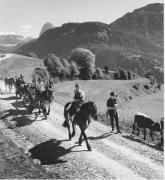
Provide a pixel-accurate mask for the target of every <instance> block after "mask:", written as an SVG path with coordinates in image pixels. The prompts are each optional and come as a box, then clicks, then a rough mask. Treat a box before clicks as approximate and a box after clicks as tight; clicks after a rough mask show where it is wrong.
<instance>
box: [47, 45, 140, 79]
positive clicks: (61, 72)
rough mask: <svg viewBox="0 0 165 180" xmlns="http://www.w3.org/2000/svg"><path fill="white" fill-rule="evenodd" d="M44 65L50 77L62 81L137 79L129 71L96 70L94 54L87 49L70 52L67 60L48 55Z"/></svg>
mask: <svg viewBox="0 0 165 180" xmlns="http://www.w3.org/2000/svg"><path fill="white" fill-rule="evenodd" d="M44 65H45V67H46V68H47V70H48V72H49V73H50V75H51V76H52V77H54V78H59V79H60V80H64V79H77V78H79V79H83V80H89V79H121V80H127V79H134V78H136V77H137V75H136V74H134V73H133V72H132V71H131V70H125V69H123V68H117V69H116V70H115V71H113V75H112V71H109V67H108V66H105V67H104V69H101V68H96V66H95V54H93V53H92V52H91V51H90V50H88V49H83V48H76V49H74V50H72V52H71V55H70V57H69V58H68V60H67V59H65V58H59V57H57V56H56V55H55V54H53V53H50V54H48V56H47V57H46V58H45V59H44Z"/></svg>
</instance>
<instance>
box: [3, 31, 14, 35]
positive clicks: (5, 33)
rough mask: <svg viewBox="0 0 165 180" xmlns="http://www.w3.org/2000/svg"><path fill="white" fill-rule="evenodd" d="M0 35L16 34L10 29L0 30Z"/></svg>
mask: <svg viewBox="0 0 165 180" xmlns="http://www.w3.org/2000/svg"><path fill="white" fill-rule="evenodd" d="M0 35H16V33H15V32H13V31H11V32H2V31H0Z"/></svg>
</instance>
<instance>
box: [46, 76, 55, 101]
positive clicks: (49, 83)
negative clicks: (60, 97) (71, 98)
mask: <svg viewBox="0 0 165 180" xmlns="http://www.w3.org/2000/svg"><path fill="white" fill-rule="evenodd" d="M53 85H54V84H53V80H52V78H51V77H49V79H48V80H47V81H46V85H45V88H46V90H47V92H48V97H49V99H50V101H51V100H52V99H53Z"/></svg>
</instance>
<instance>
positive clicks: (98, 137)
mask: <svg viewBox="0 0 165 180" xmlns="http://www.w3.org/2000/svg"><path fill="white" fill-rule="evenodd" d="M111 135H112V133H104V134H102V135H101V136H96V137H93V136H90V137H88V139H90V140H98V139H104V138H106V137H108V136H111Z"/></svg>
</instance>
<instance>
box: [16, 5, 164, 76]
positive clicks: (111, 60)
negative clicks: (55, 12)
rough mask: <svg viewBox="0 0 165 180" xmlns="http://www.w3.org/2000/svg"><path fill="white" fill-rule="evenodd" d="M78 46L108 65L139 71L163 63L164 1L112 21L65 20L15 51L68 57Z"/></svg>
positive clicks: (39, 55) (101, 63) (99, 62)
mask: <svg viewBox="0 0 165 180" xmlns="http://www.w3.org/2000/svg"><path fill="white" fill-rule="evenodd" d="M76 47H84V48H88V49H90V50H91V51H92V52H94V53H95V54H96V64H97V65H98V66H100V67H104V66H105V65H108V66H110V68H111V69H114V68H115V67H117V66H122V67H126V68H130V69H131V70H133V71H135V72H137V73H139V74H140V75H144V73H145V71H146V70H149V69H151V70H153V69H154V67H155V66H156V67H157V66H158V67H162V66H163V4H157V3H156V4H150V5H147V6H145V7H143V8H140V9H136V10H135V11H133V12H131V13H127V14H126V15H124V16H123V17H121V18H119V19H117V20H116V21H115V22H113V23H112V24H110V25H109V24H105V23H101V22H84V23H67V24H63V25H62V26H61V27H57V28H53V29H50V30H48V31H46V32H45V33H43V34H42V35H41V36H40V37H39V38H38V39H36V41H33V42H32V43H29V44H26V45H25V46H24V45H23V46H21V47H20V48H19V49H18V50H17V51H16V52H17V53H19V54H27V53H28V52H34V53H35V54H37V56H38V57H40V58H44V57H45V56H46V55H47V54H48V53H50V52H53V53H55V54H56V55H57V56H63V57H68V55H69V54H70V51H71V50H72V49H73V48H76ZM123 60H124V61H123ZM138 66H140V68H138Z"/></svg>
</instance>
